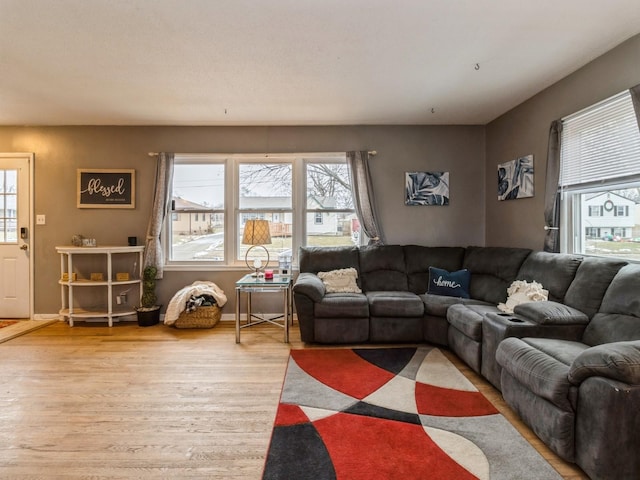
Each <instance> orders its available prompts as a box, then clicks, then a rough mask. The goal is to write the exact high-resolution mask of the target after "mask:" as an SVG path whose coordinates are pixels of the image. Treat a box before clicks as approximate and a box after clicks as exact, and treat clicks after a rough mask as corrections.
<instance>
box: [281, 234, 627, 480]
mask: <svg viewBox="0 0 640 480" xmlns="http://www.w3.org/2000/svg"><path fill="white" fill-rule="evenodd" d="M299 262H300V274H299V276H298V278H297V279H296V282H295V284H294V287H293V292H294V301H295V305H296V311H297V315H298V320H299V323H300V330H301V336H302V340H303V341H304V342H308V343H329V344H345V343H348V344H353V343H364V342H377V343H381V342H384V343H397V342H412V343H417V342H425V341H426V342H429V343H434V344H438V345H443V346H446V347H448V348H450V349H451V350H452V351H454V352H455V353H456V354H457V355H458V356H459V357H460V358H461V359H462V360H464V361H465V362H466V363H467V364H468V365H469V366H470V367H471V368H472V369H474V370H475V371H476V372H478V373H479V374H481V375H483V376H484V377H485V378H486V379H487V380H489V381H490V382H491V383H492V384H493V385H494V386H495V387H496V388H498V389H499V390H501V391H502V394H503V397H504V399H505V401H506V402H507V403H508V404H509V405H510V406H511V407H512V408H513V409H514V410H515V411H516V412H517V413H518V414H519V415H520V417H521V418H522V419H523V420H524V422H525V423H527V424H528V425H529V426H530V427H531V428H532V430H533V431H534V432H535V433H536V434H537V435H538V436H539V437H540V438H541V439H542V440H543V441H544V442H545V443H546V444H547V445H548V446H549V447H550V448H551V449H552V450H553V451H555V452H556V453H557V454H558V455H559V456H561V457H562V458H564V459H565V460H567V461H570V462H575V463H577V464H578V465H579V466H580V467H581V468H582V469H583V470H584V471H585V472H586V473H587V474H588V475H589V476H590V477H591V478H594V479H596V478H597V479H600V478H602V479H606V478H611V479H627V478H629V479H631V478H634V479H635V478H640V455H638V453H640V420H639V419H638V418H640V416H638V415H637V411H638V409H639V408H640V265H635V264H628V265H627V263H626V262H623V261H618V260H609V259H599V258H593V257H582V256H578V255H565V254H552V253H546V252H534V251H531V250H528V249H522V248H502V247H467V248H462V247H424V246H417V245H385V246H370V247H360V248H357V247H336V248H313V247H303V248H301V249H300V256H299ZM429 267H436V268H440V269H444V270H447V271H449V272H453V271H457V270H462V269H467V270H468V271H469V272H470V284H469V291H468V293H469V295H468V297H469V298H461V297H453V296H443V295H435V294H433V293H427V291H428V290H429V280H430V278H429ZM344 268H353V269H355V270H356V271H357V273H358V280H357V281H358V286H359V288H360V289H361V292H360V293H355V292H341V293H326V291H325V285H324V283H323V282H322V280H320V278H319V277H318V275H317V274H318V273H319V272H327V271H332V270H339V269H344ZM431 280H432V281H433V278H432V279H431ZM514 280H527V281H536V282H539V283H541V284H542V285H543V287H544V288H545V289H547V290H548V292H549V299H548V300H547V301H540V302H531V303H524V304H521V305H518V306H516V307H515V310H514V313H513V314H507V313H504V312H502V311H500V310H499V309H498V307H497V304H498V303H500V302H504V301H505V300H506V299H507V288H508V287H509V285H511V283H512V282H513V281H514Z"/></svg>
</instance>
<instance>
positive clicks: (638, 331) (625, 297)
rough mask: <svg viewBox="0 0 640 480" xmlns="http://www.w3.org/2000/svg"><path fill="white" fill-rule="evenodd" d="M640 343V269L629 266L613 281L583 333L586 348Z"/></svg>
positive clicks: (633, 265)
mask: <svg viewBox="0 0 640 480" xmlns="http://www.w3.org/2000/svg"><path fill="white" fill-rule="evenodd" d="M630 340H640V265H638V264H629V265H626V266H624V267H622V268H621V269H620V271H619V272H618V274H617V275H616V276H615V277H614V278H613V280H612V281H611V285H609V288H608V289H607V292H606V293H605V294H604V298H603V299H602V304H601V305H600V310H599V311H598V313H596V314H595V315H594V316H593V318H592V319H591V321H590V322H589V325H587V329H586V330H585V332H584V336H583V337H582V341H583V342H584V343H586V344H587V345H591V346H594V345H601V344H603V343H611V342H623V341H630Z"/></svg>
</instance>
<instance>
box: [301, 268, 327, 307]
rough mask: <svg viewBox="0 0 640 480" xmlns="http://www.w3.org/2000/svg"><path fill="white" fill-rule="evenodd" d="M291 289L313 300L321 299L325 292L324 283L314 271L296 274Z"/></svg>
mask: <svg viewBox="0 0 640 480" xmlns="http://www.w3.org/2000/svg"><path fill="white" fill-rule="evenodd" d="M293 291H294V293H297V294H302V295H305V296H307V297H309V298H310V299H311V300H312V301H314V302H320V301H322V298H323V297H324V294H325V288H324V283H322V280H320V277H318V276H317V275H316V274H315V273H308V272H304V273H301V274H300V275H298V278H297V279H296V283H294V285H293Z"/></svg>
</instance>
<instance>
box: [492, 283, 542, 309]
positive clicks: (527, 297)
mask: <svg viewBox="0 0 640 480" xmlns="http://www.w3.org/2000/svg"><path fill="white" fill-rule="evenodd" d="M507 295H508V298H507V301H506V302H505V303H500V304H498V310H501V311H503V312H506V313H513V309H514V308H515V307H516V306H517V305H520V304H522V303H528V302H541V301H544V300H547V299H548V298H549V291H548V290H545V289H544V288H543V287H542V285H541V284H540V283H538V282H527V281H525V280H516V281H514V282H513V283H512V284H511V285H510V286H509V288H507Z"/></svg>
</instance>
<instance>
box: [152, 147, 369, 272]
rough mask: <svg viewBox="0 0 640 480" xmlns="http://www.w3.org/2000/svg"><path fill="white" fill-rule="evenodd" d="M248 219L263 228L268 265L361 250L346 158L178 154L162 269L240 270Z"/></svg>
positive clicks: (299, 155) (358, 225)
mask: <svg viewBox="0 0 640 480" xmlns="http://www.w3.org/2000/svg"><path fill="white" fill-rule="evenodd" d="M252 219H261V220H267V221H268V222H269V228H270V234H271V244H268V245H264V246H265V247H266V248H267V249H268V251H269V258H270V261H271V264H272V266H275V265H277V261H278V257H279V256H281V255H289V256H292V257H293V258H294V261H295V257H296V254H297V250H298V247H299V246H300V245H310V246H339V245H353V244H357V243H359V240H360V224H359V222H358V220H357V217H356V214H355V210H354V206H353V198H352V194H351V184H350V179H349V172H348V167H347V164H346V156H345V154H344V153H342V154H313V155H304V154H296V155H288V154H287V155H264V154H263V155H218V154H215V155H213V154H212V155H176V158H175V165H174V172H173V183H172V211H171V215H169V216H168V217H167V222H166V225H165V230H166V232H167V234H166V235H165V236H164V238H165V250H166V253H167V255H166V258H167V265H168V266H172V265H173V266H176V268H181V267H186V268H188V267H189V266H198V265H221V266H224V265H240V264H244V258H245V254H246V252H247V249H248V248H249V247H250V246H251V245H244V244H243V243H242V237H243V232H244V227H245V224H246V222H247V220H252ZM261 251H262V250H261V249H255V250H253V251H252V252H255V253H256V255H257V256H258V257H259V255H260V252H261ZM252 255H253V253H252ZM264 257H265V258H264V260H266V254H264Z"/></svg>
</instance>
